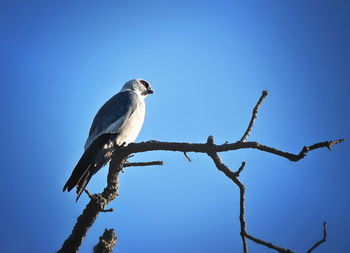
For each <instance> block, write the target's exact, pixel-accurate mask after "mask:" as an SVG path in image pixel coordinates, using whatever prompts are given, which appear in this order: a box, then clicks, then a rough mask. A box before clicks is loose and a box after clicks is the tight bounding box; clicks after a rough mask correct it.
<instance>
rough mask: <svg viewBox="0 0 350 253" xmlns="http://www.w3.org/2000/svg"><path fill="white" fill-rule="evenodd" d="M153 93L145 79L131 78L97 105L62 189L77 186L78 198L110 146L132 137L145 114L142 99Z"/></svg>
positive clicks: (105, 159)
mask: <svg viewBox="0 0 350 253" xmlns="http://www.w3.org/2000/svg"><path fill="white" fill-rule="evenodd" d="M152 93H153V90H152V88H151V85H150V84H149V83H148V82H147V81H145V80H142V79H133V80H130V81H128V82H127V83H125V84H124V86H123V88H122V89H121V91H120V92H119V93H117V94H116V95H115V96H113V97H112V98H111V99H110V100H108V101H107V102H106V103H105V104H104V105H103V106H102V107H101V108H100V110H99V111H98V112H97V114H96V116H95V118H94V120H93V122H92V125H91V128H90V132H89V137H88V139H87V140H86V143H85V146H84V154H83V155H82V157H81V158H80V160H79V162H78V164H77V165H76V166H75V168H74V170H73V172H72V175H71V176H70V178H69V179H68V181H67V183H66V184H65V186H64V187H63V191H65V190H66V189H67V190H68V191H71V190H72V189H73V188H74V187H75V186H76V187H77V199H76V200H78V199H79V197H80V195H81V193H82V192H83V190H84V189H85V187H86V185H87V184H88V183H89V181H90V179H91V177H92V176H93V175H94V174H95V173H96V172H97V171H98V170H99V169H101V168H102V167H103V166H104V165H105V164H106V163H107V162H108V161H109V160H110V159H111V156H112V153H113V149H114V148H115V147H116V146H126V145H128V144H129V143H131V142H133V141H135V139H136V137H137V136H138V134H139V132H140V130H141V127H142V124H143V120H144V117H145V101H144V99H145V98H146V97H147V96H148V95H149V94H152Z"/></svg>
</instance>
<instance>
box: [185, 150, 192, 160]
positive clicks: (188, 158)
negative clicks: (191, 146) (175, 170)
mask: <svg viewBox="0 0 350 253" xmlns="http://www.w3.org/2000/svg"><path fill="white" fill-rule="evenodd" d="M184 155H185V157H186V158H187V160H188V161H189V162H192V160H191V158H190V157H189V156H188V155H187V152H184Z"/></svg>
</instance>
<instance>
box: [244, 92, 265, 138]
mask: <svg viewBox="0 0 350 253" xmlns="http://www.w3.org/2000/svg"><path fill="white" fill-rule="evenodd" d="M267 95H268V92H267V91H266V90H264V91H263V92H262V94H261V97H260V99H259V101H258V103H257V104H256V106H255V107H254V110H253V114H252V118H251V119H250V122H249V125H248V128H247V130H246V131H245V133H244V135H243V136H242V138H241V142H245V141H246V140H247V138H248V136H249V134H250V132H251V131H252V129H253V125H254V122H255V120H256V117H257V116H258V110H259V107H260V105H261V104H262V102H263V101H264V99H265V98H266V96H267Z"/></svg>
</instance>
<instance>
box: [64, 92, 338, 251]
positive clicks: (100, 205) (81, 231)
mask: <svg viewBox="0 0 350 253" xmlns="http://www.w3.org/2000/svg"><path fill="white" fill-rule="evenodd" d="M266 96H267V92H266V91H264V92H263V93H262V96H261V97H260V99H259V101H258V103H257V105H256V106H255V108H254V110H253V115H252V118H251V121H250V123H249V126H248V129H247V131H246V132H245V134H244V135H243V137H242V138H241V140H240V141H238V142H235V143H228V142H226V143H224V144H222V145H216V144H214V138H213V137H212V136H209V137H208V139H207V142H206V143H185V142H182V143H179V142H160V141H147V142H141V143H131V144H129V145H128V146H126V147H116V148H115V150H114V154H113V157H112V159H111V161H110V164H109V172H108V177H107V186H106V188H105V189H104V191H103V192H102V193H100V194H90V193H89V192H88V191H87V190H85V192H86V193H87V195H88V196H89V198H90V201H89V203H88V204H87V206H86V207H85V209H84V211H83V213H82V214H81V215H80V216H79V217H78V219H77V222H76V224H75V226H74V228H73V231H72V233H71V235H70V236H69V237H68V239H67V240H66V241H65V242H64V243H63V245H62V248H61V249H60V250H59V251H58V252H77V251H78V249H79V247H80V245H81V243H82V241H83V240H84V238H85V236H86V234H87V232H88V230H89V228H90V227H91V226H92V225H93V223H94V222H95V220H96V218H97V216H98V214H99V213H100V212H111V211H113V209H107V210H106V209H105V207H106V206H107V205H108V204H109V203H110V202H111V201H112V200H114V199H115V198H116V197H117V196H118V190H119V172H120V171H122V172H123V167H131V166H150V165H162V164H163V162H162V161H153V162H139V163H126V160H127V159H128V158H130V157H132V156H133V155H134V154H136V153H140V152H147V151H156V150H164V151H177V152H182V153H184V155H185V156H186V158H187V159H188V160H189V161H190V158H189V157H188V155H187V152H197V153H204V154H207V155H208V156H209V157H211V158H212V160H213V162H214V163H215V165H216V167H217V169H218V170H220V171H222V172H223V173H224V174H225V175H226V176H227V177H228V178H230V179H231V180H232V181H233V182H234V183H235V184H236V185H237V186H238V187H239V189H240V216H239V219H240V224H241V237H242V242H243V251H244V253H247V252H248V247H247V240H246V238H248V239H250V240H252V241H254V242H256V243H259V244H262V245H265V246H266V247H269V248H272V249H275V250H277V251H278V252H282V253H292V251H291V250H289V249H283V248H280V247H278V246H275V245H273V244H272V243H269V242H265V241H263V240H260V239H257V238H255V237H253V236H251V235H249V234H248V232H247V229H246V222H245V217H244V216H245V186H244V185H243V184H242V183H241V181H240V180H239V179H238V177H239V175H240V173H241V172H242V170H243V169H244V166H245V162H243V163H242V165H241V166H240V168H239V169H238V170H237V171H236V172H232V171H231V170H230V169H229V168H228V167H227V166H226V165H225V164H224V163H223V162H222V161H221V158H220V157H219V155H218V153H219V152H227V151H231V150H238V149H248V148H250V149H257V150H259V151H264V152H268V153H271V154H274V155H277V156H281V157H284V158H286V159H288V160H290V161H293V162H296V161H299V160H300V159H302V158H304V157H305V156H306V154H307V153H308V152H310V151H312V150H315V149H318V148H322V147H327V148H328V149H331V147H332V145H334V144H337V143H340V142H342V141H344V140H343V139H339V140H331V141H325V142H320V143H316V144H313V145H311V146H304V147H303V148H302V150H301V151H300V152H299V154H292V153H288V152H285V151H281V150H278V149H276V148H273V147H269V146H266V145H263V144H260V143H258V142H246V139H247V138H248V136H249V134H250V132H251V130H252V128H253V125H254V121H255V119H256V117H257V112H258V109H259V107H260V105H261V103H262V102H263V100H264V98H265V97H266ZM108 135H110V137H111V138H113V134H108ZM113 232H114V231H113ZM326 235H327V234H326V227H325V225H324V237H323V239H322V240H321V241H319V242H318V243H316V244H315V245H314V246H313V247H312V248H311V249H310V250H309V251H308V252H311V251H312V250H313V249H315V248H316V247H318V246H319V245H320V244H321V243H323V242H324V241H325V240H326Z"/></svg>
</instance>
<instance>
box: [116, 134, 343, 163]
mask: <svg viewBox="0 0 350 253" xmlns="http://www.w3.org/2000/svg"><path fill="white" fill-rule="evenodd" d="M342 141H344V139H339V140H332V141H325V142H320V143H316V144H314V145H311V146H304V147H303V148H302V150H301V151H300V153H299V154H292V153H288V152H285V151H281V150H278V149H276V148H272V147H269V146H266V145H263V144H260V143H258V142H234V143H225V144H222V145H215V144H213V145H212V146H211V147H210V149H209V147H208V145H207V143H188V142H161V141H155V140H152V141H147V142H140V143H130V144H129V145H128V146H126V147H121V148H120V149H119V150H121V151H123V152H125V153H128V154H130V153H141V152H147V151H156V150H163V151H177V152H196V153H208V152H217V153H219V152H226V151H230V150H238V149H249V148H250V149H258V150H260V151H263V152H267V153H271V154H274V155H278V156H281V157H284V158H286V159H288V160H290V161H293V162H297V161H299V160H301V159H303V158H304V157H305V156H306V155H307V153H308V152H310V151H312V150H314V149H317V148H322V147H327V148H328V147H329V146H332V145H333V144H336V143H340V142H342Z"/></svg>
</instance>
